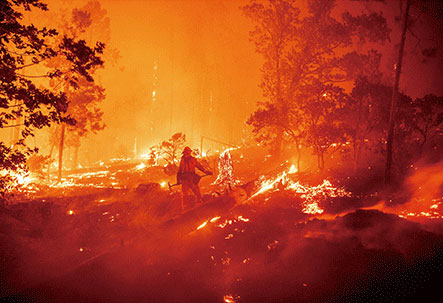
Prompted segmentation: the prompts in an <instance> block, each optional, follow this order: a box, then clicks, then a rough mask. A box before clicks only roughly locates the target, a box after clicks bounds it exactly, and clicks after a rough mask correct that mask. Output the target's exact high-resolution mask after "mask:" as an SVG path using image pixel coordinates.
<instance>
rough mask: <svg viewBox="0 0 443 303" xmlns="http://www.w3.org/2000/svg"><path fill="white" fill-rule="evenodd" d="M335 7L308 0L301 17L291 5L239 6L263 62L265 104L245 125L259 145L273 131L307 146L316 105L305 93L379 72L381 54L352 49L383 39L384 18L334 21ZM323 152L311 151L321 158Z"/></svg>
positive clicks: (283, 1)
mask: <svg viewBox="0 0 443 303" xmlns="http://www.w3.org/2000/svg"><path fill="white" fill-rule="evenodd" d="M334 5H335V3H334V1H319V0H310V1H308V13H307V15H306V16H305V17H303V18H302V17H301V16H300V15H299V9H298V8H296V7H295V3H294V2H293V1H287V0H269V1H266V5H264V4H261V3H258V2H256V1H251V4H250V5H247V6H245V7H244V8H243V9H244V11H245V13H246V15H247V16H248V17H250V18H251V19H252V20H253V21H254V22H255V23H256V27H255V30H254V31H253V32H251V38H252V40H253V41H254V43H255V44H256V49H257V52H259V53H260V54H262V55H263V56H264V58H265V63H264V66H263V79H262V83H261V88H262V90H263V96H264V97H265V99H266V100H265V101H260V102H258V105H259V108H258V110H257V111H256V112H255V113H254V114H252V115H251V117H250V118H249V120H248V121H247V122H248V124H250V125H252V126H253V127H254V132H255V133H256V134H257V139H258V140H259V141H261V142H263V143H267V140H266V139H267V138H270V137H274V136H273V135H272V134H274V133H275V132H276V129H278V130H279V131H280V132H282V133H284V134H285V135H286V138H287V139H288V140H289V141H290V142H292V143H295V144H296V145H297V146H299V145H300V143H301V142H305V143H306V142H308V140H306V139H307V137H306V136H307V134H308V133H309V129H308V128H306V127H307V126H309V125H312V121H311V122H309V123H307V120H309V116H310V114H309V113H312V112H313V111H314V109H315V108H316V107H317V104H318V102H317V101H318V98H316V97H312V98H311V97H310V94H312V95H316V94H317V92H326V91H328V90H333V91H337V90H338V89H339V88H338V85H339V84H340V83H346V82H351V81H353V80H354V79H355V78H356V77H357V75H360V74H369V75H372V76H374V74H377V73H378V65H379V60H380V57H381V56H380V55H379V54H378V53H377V52H376V51H374V50H371V51H368V52H367V53H362V52H360V53H357V52H356V51H354V48H353V46H354V44H355V43H356V41H358V43H359V44H360V45H363V44H364V43H366V42H378V41H384V40H386V39H388V33H389V30H388V28H387V25H386V20H385V19H384V17H383V16H381V15H380V14H376V13H371V14H369V15H368V14H362V15H359V16H353V15H351V14H350V13H349V12H347V11H345V12H343V13H342V14H341V16H340V17H335V14H334V13H333V9H334ZM283 27H284V30H283V29H282V28H283ZM311 90H312V91H311ZM311 101H312V102H314V103H312V104H311V103H310V102H311ZM335 101H338V99H336V100H335ZM336 106H337V107H340V105H339V104H337V105H336ZM271 116H272V117H275V118H270V117H271ZM334 118H336V116H334V115H333V116H331V117H328V118H327V119H329V120H332V119H334ZM331 122H332V121H331ZM311 132H312V127H311ZM263 134H264V135H263ZM302 139H303V140H302ZM311 143H312V142H311ZM317 145H318V146H323V144H317ZM322 150H323V147H322V148H321V149H318V150H317V151H316V153H317V154H318V155H320V158H321V157H322V153H323V152H324V151H322ZM321 162H322V161H320V163H319V164H320V166H322V164H321Z"/></svg>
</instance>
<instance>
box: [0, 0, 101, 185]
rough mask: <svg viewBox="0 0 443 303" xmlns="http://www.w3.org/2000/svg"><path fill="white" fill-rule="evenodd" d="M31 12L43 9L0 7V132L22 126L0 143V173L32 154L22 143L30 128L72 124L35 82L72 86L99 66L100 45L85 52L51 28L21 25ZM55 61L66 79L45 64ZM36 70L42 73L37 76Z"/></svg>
mask: <svg viewBox="0 0 443 303" xmlns="http://www.w3.org/2000/svg"><path fill="white" fill-rule="evenodd" d="M33 8H37V9H41V10H43V11H46V10H47V6H46V5H45V4H43V3H41V2H40V1H38V0H32V1H31V0H18V1H2V4H1V11H0V19H1V20H2V22H1V23H0V70H1V72H0V79H1V81H0V107H1V108H2V109H3V110H2V112H1V113H0V128H10V127H23V128H22V131H21V136H20V138H17V140H15V142H13V143H12V144H11V145H10V146H8V145H6V144H5V143H4V142H0V152H1V153H0V169H2V170H7V171H17V170H20V169H23V168H24V167H25V161H26V158H27V157H28V156H29V155H30V154H32V153H33V152H36V151H37V148H31V147H29V146H28V145H26V143H25V139H26V138H27V137H29V136H33V134H34V131H35V129H41V128H43V127H45V126H50V125H51V124H53V123H66V124H68V125H73V124H74V123H75V120H74V119H72V117H69V116H68V115H67V114H66V112H67V109H68V100H67V94H66V93H65V92H63V91H61V90H59V89H54V88H51V87H49V86H44V85H42V86H39V85H37V82H36V79H40V80H41V79H46V80H48V79H49V80H53V81H56V80H61V79H66V77H69V82H70V83H71V84H72V85H75V84H77V83H78V79H79V78H81V77H84V78H86V79H87V80H88V81H93V78H92V76H91V73H92V72H93V70H94V69H95V67H96V66H97V65H101V64H102V63H103V62H102V61H101V59H100V54H102V52H103V47H104V45H103V44H100V43H98V44H97V45H96V46H95V47H93V48H91V47H89V46H88V45H87V44H86V43H85V41H84V40H77V39H76V38H75V37H72V36H70V35H64V36H63V37H61V36H60V35H59V34H58V32H57V31H56V30H55V29H47V28H42V29H39V28H37V27H35V26H34V25H32V24H31V25H24V24H22V23H21V22H22V19H23V13H22V12H21V10H22V9H24V10H25V11H30V10H31V9H33ZM56 57H59V58H63V59H64V60H65V61H66V66H67V67H68V70H69V75H70V76H68V75H67V74H66V73H64V72H63V71H61V70H60V69H58V68H57V67H54V66H48V65H46V63H47V62H48V61H50V60H52V59H54V58H56ZM44 66H46V68H44ZM25 69H26V72H25ZM42 69H43V70H45V72H44V74H37V73H39V72H41V70H42ZM20 121H21V122H20ZM10 179H11V177H10V174H9V173H7V174H5V175H3V177H1V181H0V190H1V191H2V192H3V189H4V188H5V186H6V184H7V182H8V180H10Z"/></svg>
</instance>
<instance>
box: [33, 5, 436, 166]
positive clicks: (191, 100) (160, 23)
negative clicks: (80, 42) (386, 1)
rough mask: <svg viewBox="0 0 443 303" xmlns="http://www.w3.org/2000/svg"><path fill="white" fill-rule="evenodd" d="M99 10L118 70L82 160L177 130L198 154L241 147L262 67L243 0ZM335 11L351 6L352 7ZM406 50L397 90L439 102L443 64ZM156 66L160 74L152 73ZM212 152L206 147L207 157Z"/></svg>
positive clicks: (389, 61) (389, 58)
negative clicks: (432, 95)
mask: <svg viewBox="0 0 443 303" xmlns="http://www.w3.org/2000/svg"><path fill="white" fill-rule="evenodd" d="M44 2H47V3H48V4H49V9H50V14H52V16H54V17H55V16H56V15H57V14H58V12H59V10H60V8H63V7H64V8H66V9H72V8H73V7H81V6H83V5H84V4H85V3H86V2H87V1H86V0H50V1H49V0H46V1H44ZM99 2H100V4H101V6H102V7H103V8H104V9H106V11H107V16H108V17H109V18H110V29H111V31H110V41H109V43H108V46H109V47H110V48H116V49H118V51H119V52H120V55H121V58H120V60H119V61H118V62H117V63H116V64H115V65H110V64H107V65H106V66H105V69H104V70H103V71H101V72H100V75H99V77H98V79H97V80H98V81H99V83H101V84H102V85H103V86H104V87H105V88H106V95H107V98H106V100H105V101H104V102H103V107H102V108H103V111H104V113H105V115H104V120H105V121H104V122H105V123H106V125H107V127H106V129H105V130H103V131H101V132H100V133H99V134H98V135H89V137H88V138H86V139H85V140H83V141H82V148H81V150H80V158H83V159H88V158H89V160H90V161H95V160H96V159H98V158H102V159H107V158H110V157H115V156H117V154H118V153H120V152H123V151H126V152H128V151H131V150H132V149H133V148H134V146H136V148H137V153H138V154H141V153H144V152H146V151H147V149H148V148H149V147H150V146H151V145H153V144H156V143H159V142H161V141H162V140H164V139H167V138H169V137H170V136H171V135H172V134H173V133H175V132H184V133H185V134H186V135H187V138H188V144H189V145H191V146H192V147H194V148H199V147H200V142H201V137H202V136H205V137H210V138H214V139H217V140H221V141H223V142H226V143H230V144H238V143H240V142H241V140H242V138H244V137H245V133H244V131H245V130H246V129H245V125H244V121H245V120H246V119H247V117H248V116H249V115H250V114H251V113H252V112H253V111H254V108H255V103H256V101H257V100H259V99H260V98H261V91H260V89H259V88H258V84H259V83H260V78H261V75H260V67H261V65H262V59H261V57H260V56H259V55H258V54H256V53H255V49H254V45H253V44H252V43H251V42H250V41H249V31H250V30H251V29H252V23H251V22H250V21H249V20H248V19H246V17H244V16H243V15H242V13H241V11H240V9H239V6H241V5H244V4H246V3H248V1H245V0H220V1H216V0H163V1H160V0H157V1H153V0H144V1H143V0H101V1H99ZM338 3H339V6H347V7H350V5H353V6H355V2H350V1H338ZM391 6H392V11H388V10H386V7H384V10H386V11H384V15H385V16H386V17H388V18H391V19H393V16H394V14H393V12H394V11H395V10H396V9H398V7H397V5H396V4H395V3H393V2H391ZM54 14H55V15H54ZM54 19H55V18H54ZM425 21H426V22H427V23H428V25H427V29H426V30H427V31H430V32H432V31H436V30H438V28H436V27H435V26H436V24H438V18H435V17H432V18H428V19H426V18H425ZM440 21H441V20H440ZM436 22H437V23H436ZM440 25H441V24H440ZM391 26H393V27H395V26H396V25H395V24H391ZM440 28H441V27H440ZM398 39H399V34H398V31H396V30H395V29H394V30H393V32H392V34H391V40H392V43H391V44H386V45H385V47H384V50H386V53H384V57H383V62H382V67H383V68H384V69H385V71H388V73H389V69H390V68H391V67H392V66H393V62H394V60H395V56H394V55H393V54H394V53H393V52H392V49H393V45H394V44H396V43H397V42H398ZM407 43H410V45H409V46H410V49H412V50H415V53H414V51H410V52H409V53H408V54H407V56H408V57H407V59H408V60H407V62H406V63H405V65H404V73H403V76H402V77H403V78H402V80H401V87H402V88H403V89H404V90H405V91H406V92H407V93H408V94H410V95H411V96H413V97H416V96H423V95H424V94H425V93H427V92H434V93H436V94H442V93H443V91H442V89H443V88H442V87H443V85H440V84H441V79H442V78H441V77H440V76H441V73H442V70H443V65H442V60H441V58H440V59H439V60H434V61H433V62H432V64H431V68H429V65H423V63H422V62H421V58H420V56H416V52H417V47H415V48H414V45H413V43H415V42H414V41H412V40H407ZM440 46H441V45H440ZM156 64H157V67H158V69H157V72H154V66H155V65H156ZM155 73H156V76H157V77H158V80H157V82H156V83H155V80H154V74H155ZM405 88H407V89H405ZM153 90H155V94H156V96H155V100H153V98H152V94H153ZM45 133H46V132H45ZM37 141H38V145H40V146H45V145H47V143H45V141H47V135H46V134H43V135H40V136H38V139H37ZM217 147H219V146H216V145H209V144H208V145H207V146H204V149H205V150H206V149H209V148H211V149H215V148H217Z"/></svg>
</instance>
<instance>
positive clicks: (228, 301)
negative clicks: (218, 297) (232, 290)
mask: <svg viewBox="0 0 443 303" xmlns="http://www.w3.org/2000/svg"><path fill="white" fill-rule="evenodd" d="M238 298H240V296H237V297H234V296H233V295H231V294H226V295H224V296H223V302H225V303H236V300H235V299H238Z"/></svg>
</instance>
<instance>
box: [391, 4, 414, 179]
mask: <svg viewBox="0 0 443 303" xmlns="http://www.w3.org/2000/svg"><path fill="white" fill-rule="evenodd" d="M410 6H411V0H407V2H406V10H405V14H404V17H403V28H402V33H401V41H400V49H399V51H398V60H397V66H396V73H395V82H394V87H393V90H392V99H391V109H390V111H389V129H388V140H387V142H386V168H385V184H386V185H388V184H390V183H391V168H392V150H393V144H394V129H395V127H394V126H395V112H396V108H397V103H398V98H399V96H398V85H399V83H400V75H401V67H402V63H403V53H404V47H405V41H406V30H407V28H408V19H409V8H410Z"/></svg>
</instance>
